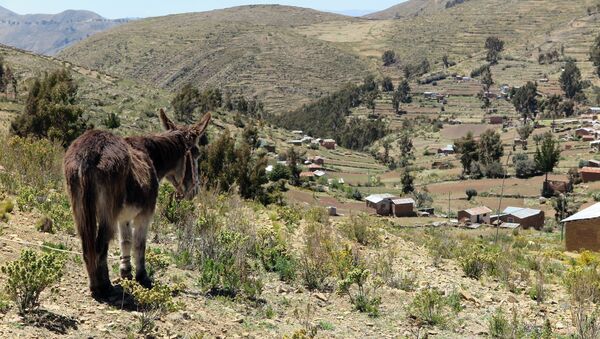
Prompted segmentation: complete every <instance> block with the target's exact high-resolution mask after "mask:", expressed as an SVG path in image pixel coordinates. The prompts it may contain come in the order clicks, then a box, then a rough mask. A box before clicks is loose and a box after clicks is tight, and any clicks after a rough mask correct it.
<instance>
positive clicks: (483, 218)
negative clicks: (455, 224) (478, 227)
mask: <svg viewBox="0 0 600 339" xmlns="http://www.w3.org/2000/svg"><path fill="white" fill-rule="evenodd" d="M491 215H492V210H491V209H489V208H487V207H485V206H480V207H474V208H469V209H466V210H462V211H458V220H459V221H461V222H469V223H473V224H489V223H490V217H491Z"/></svg>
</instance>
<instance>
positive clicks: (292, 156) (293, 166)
mask: <svg viewBox="0 0 600 339" xmlns="http://www.w3.org/2000/svg"><path fill="white" fill-rule="evenodd" d="M298 158H299V157H298V153H297V152H296V150H295V149H294V147H291V148H290V149H289V150H288V152H287V165H288V169H289V172H290V184H291V185H293V186H298V185H299V184H300V169H299V168H298V160H299V159H298Z"/></svg>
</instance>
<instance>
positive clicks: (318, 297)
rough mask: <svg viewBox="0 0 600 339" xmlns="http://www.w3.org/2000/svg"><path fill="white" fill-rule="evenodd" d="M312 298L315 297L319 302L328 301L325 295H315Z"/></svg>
mask: <svg viewBox="0 0 600 339" xmlns="http://www.w3.org/2000/svg"><path fill="white" fill-rule="evenodd" d="M314 296H315V298H317V299H319V300H321V301H327V300H328V298H327V296H326V295H325V294H323V293H315V294H314Z"/></svg>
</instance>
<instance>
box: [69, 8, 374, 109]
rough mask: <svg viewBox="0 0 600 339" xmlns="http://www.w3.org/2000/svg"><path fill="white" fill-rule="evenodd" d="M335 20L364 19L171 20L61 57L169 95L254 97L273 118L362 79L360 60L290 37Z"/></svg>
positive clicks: (123, 30) (101, 38)
mask: <svg viewBox="0 0 600 339" xmlns="http://www.w3.org/2000/svg"><path fill="white" fill-rule="evenodd" d="M337 21H340V22H353V21H361V19H355V18H351V17H347V16H343V15H337V14H332V13H324V12H319V11H315V10H311V9H304V8H297V7H288V6H279V5H257V6H242V7H235V8H229V9H225V10H216V11H210V12H203V13H189V14H178V15H169V16H164V17H157V18H149V19H143V20H138V21H134V22H130V23H128V24H125V25H122V26H119V27H116V28H114V29H111V30H109V31H106V32H103V33H99V34H96V35H94V36H92V37H90V38H88V39H86V40H84V41H82V42H80V43H77V44H75V45H73V46H70V47H68V48H67V49H65V50H63V51H62V52H61V53H60V54H59V56H60V57H61V58H64V59H66V60H70V61H72V62H74V63H76V64H81V65H85V66H87V67H91V68H97V69H101V70H103V71H106V72H109V73H113V74H119V75H123V76H127V77H131V78H134V79H140V80H143V81H146V82H149V83H152V84H155V85H158V86H161V87H164V88H168V89H177V88H180V87H181V86H183V85H184V84H187V83H192V84H193V85H196V86H198V87H202V88H206V87H219V88H222V89H224V90H226V91H228V92H231V93H232V94H237V93H240V94H244V95H246V96H256V97H257V98H258V99H259V100H261V101H263V102H264V103H265V105H266V108H267V109H268V110H270V111H274V112H277V111H281V110H289V109H290V108H296V107H297V106H298V105H299V104H301V103H306V102H309V101H312V100H314V99H316V98H318V97H320V96H321V95H323V94H324V93H327V92H329V91H331V90H334V89H337V88H339V87H340V86H341V85H342V84H344V83H346V82H348V81H356V80H358V79H361V78H362V77H363V76H364V75H365V74H366V73H367V69H368V66H367V64H366V63H365V62H363V60H361V59H360V58H358V57H357V56H355V55H353V54H351V53H349V52H347V51H345V50H343V49H340V48H338V47H336V46H335V45H333V44H330V43H327V42H324V41H321V40H319V39H314V38H310V37H306V36H305V35H304V34H300V33H298V32H297V31H296V30H295V28H297V27H304V26H309V25H313V24H318V23H324V22H337Z"/></svg>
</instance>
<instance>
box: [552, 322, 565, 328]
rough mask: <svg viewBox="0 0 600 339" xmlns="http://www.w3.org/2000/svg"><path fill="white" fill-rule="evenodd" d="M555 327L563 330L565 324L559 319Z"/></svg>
mask: <svg viewBox="0 0 600 339" xmlns="http://www.w3.org/2000/svg"><path fill="white" fill-rule="evenodd" d="M554 327H556V329H557V330H562V329H564V328H565V325H564V324H563V323H561V322H560V321H559V322H557V323H556V325H555V326H554Z"/></svg>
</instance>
